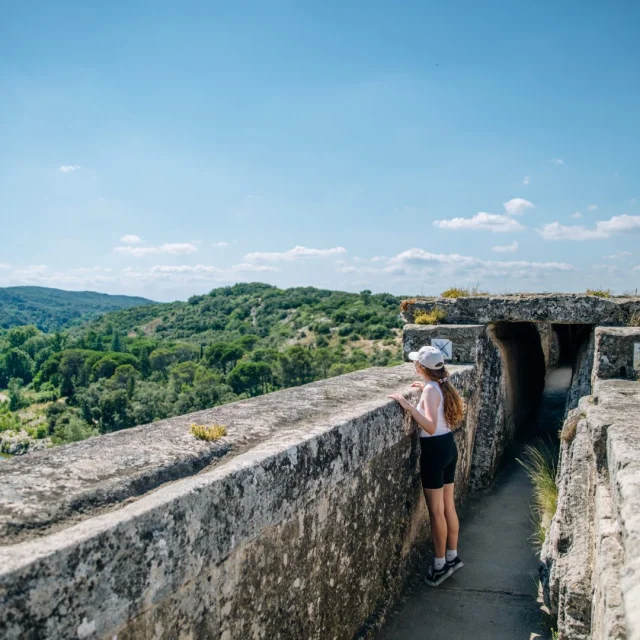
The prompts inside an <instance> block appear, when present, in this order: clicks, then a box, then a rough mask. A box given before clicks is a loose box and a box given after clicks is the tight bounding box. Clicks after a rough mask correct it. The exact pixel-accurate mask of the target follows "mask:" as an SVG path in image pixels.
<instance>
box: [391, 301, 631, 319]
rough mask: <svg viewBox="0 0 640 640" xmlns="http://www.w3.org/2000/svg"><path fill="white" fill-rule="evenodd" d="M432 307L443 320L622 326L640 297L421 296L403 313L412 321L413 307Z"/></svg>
mask: <svg viewBox="0 0 640 640" xmlns="http://www.w3.org/2000/svg"><path fill="white" fill-rule="evenodd" d="M434 307H438V308H440V309H442V310H444V311H445V312H446V314H447V315H446V317H445V318H444V320H443V322H444V323H446V324H484V323H488V322H498V321H509V322H556V323H569V324H592V325H610V326H624V325H627V324H628V323H629V322H630V320H631V318H632V316H633V315H634V314H635V313H637V312H638V310H640V298H599V297H596V296H587V295H582V294H567V293H558V294H555V293H554V294H521V295H512V296H474V297H469V298H421V299H413V300H405V301H404V302H403V304H402V313H403V317H404V319H405V321H406V322H407V323H408V324H412V323H413V322H414V318H415V313H416V311H419V310H420V311H427V312H429V311H431V310H433V308H434Z"/></svg>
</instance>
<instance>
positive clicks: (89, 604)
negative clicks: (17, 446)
mask: <svg viewBox="0 0 640 640" xmlns="http://www.w3.org/2000/svg"><path fill="white" fill-rule="evenodd" d="M414 379H415V376H414V373H413V368H412V366H411V365H402V366H399V367H395V368H390V369H370V370H367V371H363V372H358V373H355V374H349V375H347V376H341V377H340V378H334V379H331V380H328V381H323V382H320V383H314V384H312V385H307V386H306V387H300V388H297V389H292V390H288V391H285V392H277V393H274V394H271V395H270V396H266V397H263V398H257V399H254V400H252V401H247V402H239V403H235V404H234V405H228V406H225V407H222V408H220V409H216V410H212V411H213V412H214V413H212V414H209V413H207V414H205V415H204V416H199V417H197V419H198V420H201V419H203V418H206V419H207V420H210V419H214V418H215V419H216V420H218V421H221V422H224V423H225V424H227V425H228V426H229V436H228V438H227V439H223V441H221V443H217V444H216V443H212V444H209V443H201V442H199V441H195V440H193V439H189V438H191V436H189V435H188V424H189V423H190V422H191V421H192V420H193V419H194V416H187V417H184V418H183V419H176V420H174V421H170V422H165V423H162V424H161V425H148V426H146V427H139V428H137V429H136V430H133V431H134V432H135V433H133V435H129V434H127V433H125V432H122V433H119V434H114V435H113V436H110V437H99V438H96V439H95V440H94V441H93V442H85V443H80V444H77V445H69V446H66V447H61V448H59V449H57V450H56V451H55V452H42V453H38V454H35V455H33V456H29V457H28V458H25V459H24V460H19V461H18V460H11V461H8V462H6V463H3V465H2V468H0V487H2V491H3V501H4V500H9V504H10V505H11V506H10V509H9V511H8V514H7V512H5V516H6V517H5V520H4V524H5V537H4V539H3V545H4V546H2V547H0V637H2V638H3V640H4V639H5V638H6V639H7V640H13V639H19V638H20V639H21V638H33V639H36V638H81V639H82V638H91V639H93V638H109V639H110V640H111V639H112V638H115V637H117V638H118V639H119V640H125V639H132V640H133V639H136V640H141V639H142V640H144V639H154V640H156V639H157V640H160V639H169V638H171V639H173V638H187V637H188V638H191V639H192V640H205V639H209V638H222V639H224V640H234V639H236V638H238V639H240V638H242V639H243V640H244V639H245V638H272V637H279V638H282V639H287V638H290V639H299V638H308V639H314V638H315V639H318V640H324V639H325V638H340V639H342V638H351V637H354V636H355V635H356V634H360V635H359V637H366V636H367V635H368V634H369V632H370V630H371V629H373V628H375V627H376V624H377V623H378V621H379V620H380V618H381V616H382V615H383V614H384V612H385V610H386V608H387V607H388V606H389V605H390V604H391V603H393V602H394V601H395V600H396V599H397V597H398V596H399V594H400V592H401V589H402V587H403V585H404V582H405V578H406V576H407V574H408V573H409V572H410V571H412V570H413V569H414V568H415V567H416V566H417V564H418V563H419V562H420V560H421V557H422V554H423V553H424V551H425V549H426V542H427V540H428V535H429V527H428V519H427V516H426V509H425V506H424V499H423V497H422V490H421V486H420V480H419V474H418V455H419V443H418V433H417V430H416V427H415V425H414V424H413V423H412V422H411V421H410V420H409V419H408V418H407V416H406V415H405V414H404V413H403V412H402V410H401V409H400V408H399V406H398V405H397V404H396V403H395V402H394V401H392V400H389V399H387V398H386V396H387V394H389V393H392V392H396V391H403V392H405V393H407V395H410V396H411V397H412V399H413V400H414V401H415V400H416V399H417V394H418V392H417V390H413V391H409V384H410V382H411V381H412V380H414ZM453 379H454V383H455V385H456V386H457V387H458V388H459V390H460V391H461V393H462V394H463V396H464V397H465V399H466V403H467V421H466V424H465V425H464V427H463V428H462V429H460V430H459V431H458V432H456V441H457V444H458V447H459V449H460V465H459V468H458V476H457V478H456V484H457V499H458V501H460V500H461V499H462V498H463V497H464V494H465V492H466V490H467V486H468V478H470V477H471V476H472V466H473V455H472V454H473V452H472V450H471V449H472V447H473V443H474V440H475V427H476V425H477V424H478V421H479V420H480V421H481V420H482V419H483V418H482V416H483V414H482V411H481V407H480V405H481V404H485V403H487V404H490V405H491V406H493V407H494V408H498V409H499V405H500V402H501V401H502V396H501V394H500V388H499V381H498V382H497V383H496V384H494V386H493V387H492V388H491V387H489V386H485V387H484V388H483V389H482V390H481V385H478V384H477V370H476V369H474V368H473V367H453ZM261 403H264V407H266V408H267V410H266V411H265V412H264V413H265V414H266V413H268V416H267V415H265V416H263V417H262V418H260V413H261V412H260V405H261ZM218 412H220V413H218ZM261 420H262V421H261ZM252 427H255V430H253V429H252ZM163 439H164V440H165V443H166V447H167V449H166V454H165V455H163V454H162V452H163V451H164V449H163V447H162V446H161V442H160V441H161V440H163ZM133 443H135V447H137V448H138V451H139V455H140V456H141V457H142V458H143V460H144V464H143V465H142V466H141V467H140V468H136V467H135V465H133V464H132V463H133V461H134V459H135V449H134V452H133V453H132V452H128V451H124V450H123V448H122V447H123V445H128V446H130V447H132V446H134V444H133ZM154 443H155V446H154ZM171 443H173V446H172V445H171ZM243 443H244V446H243ZM189 445H191V446H192V448H193V450H194V452H195V453H194V454H193V455H194V456H195V457H196V458H197V459H198V460H200V461H199V462H198V463H197V464H195V463H194V465H193V467H192V469H193V470H194V472H193V473H189V472H188V470H187V471H185V469H184V467H183V466H181V467H180V469H181V470H180V471H179V472H176V473H180V474H182V475H183V477H178V478H177V479H176V478H175V477H173V478H172V477H171V475H167V476H166V477H167V478H168V480H169V481H168V482H165V483H163V484H158V483H159V479H158V477H157V475H153V474H152V468H153V466H154V462H153V460H154V456H155V464H157V465H164V468H166V469H171V468H173V467H172V460H171V458H175V460H174V462H175V463H176V465H178V466H179V465H183V462H182V461H183V460H184V459H185V457H186V456H187V453H188V449H189ZM207 447H209V448H210V449H211V451H215V452H216V453H215V454H211V453H206V449H207ZM219 447H221V450H218V448H219ZM65 453H66V456H65ZM497 453H498V454H499V453H501V452H499V451H498V452H497ZM129 454H131V455H130V456H129V457H127V456H128V455H129ZM48 455H52V456H54V457H52V458H48V457H47V456H48ZM119 456H124V460H123V461H122V464H121V465H120V463H119V462H118V457H119ZM203 457H204V458H205V459H206V460H208V461H209V462H208V463H206V462H205V463H204V464H203V463H202V461H201V459H202V458H203ZM188 459H191V458H188ZM128 464H129V465H131V468H130V469H129V470H130V472H131V475H132V476H133V477H138V478H142V479H143V478H145V474H147V473H148V474H151V475H152V477H153V481H152V482H151V481H149V482H150V484H145V481H144V480H140V481H139V483H138V484H137V485H136V483H133V484H131V485H130V488H129V489H127V492H126V493H125V494H122V499H121V500H116V499H115V497H114V498H112V499H110V500H106V501H105V500H102V501H100V491H99V487H100V486H105V487H107V488H108V490H110V491H115V488H113V487H115V484H110V482H111V480H112V479H113V478H116V479H117V478H118V477H121V478H122V480H123V483H124V484H125V485H126V484H127V482H126V479H127V465H128ZM31 465H33V466H31ZM56 465H58V468H55V467H56ZM76 466H80V467H81V468H82V469H84V470H83V471H82V473H79V472H77V471H75V470H74V467H76ZM92 469H93V470H94V474H95V477H94V478H93V481H91V477H90V476H91V470H92ZM110 470H111V471H112V472H113V473H114V474H115V475H114V476H113V478H112V477H110V476H109V471H110ZM194 473H195V475H194ZM20 474H23V477H24V478H25V479H26V480H25V481H28V482H31V483H36V484H34V485H33V486H34V493H33V494H30V493H29V492H28V491H26V490H23V491H22V492H18V494H17V495H13V492H14V491H17V490H18V477H19V476H20ZM39 474H41V475H39ZM67 474H68V476H69V478H71V480H70V481H69V485H68V490H69V492H70V496H65V495H63V492H61V493H59V494H56V495H54V496H52V497H50V498H49V501H50V502H52V503H55V502H58V503H60V504H61V505H63V506H62V508H61V509H59V510H58V511H56V509H55V508H54V505H50V508H48V509H47V516H46V518H44V519H43V518H40V517H39V516H38V515H37V513H36V512H37V510H38V509H39V508H40V507H41V506H42V507H43V508H45V506H46V500H47V493H46V491H42V492H39V491H38V490H37V488H36V486H37V481H38V480H40V481H41V482H44V483H47V482H51V483H52V484H51V487H53V486H54V483H55V481H56V479H58V478H60V479H64V478H65V476H66V475H67ZM50 475H53V479H48V477H49V476H50ZM3 476H4V478H6V479H7V482H8V484H7V483H5V482H4V481H3ZM134 485H135V486H134ZM127 486H129V485H127ZM51 487H50V488H51ZM74 501H75V504H78V505H82V508H83V509H84V512H83V513H82V515H79V514H76V516H77V517H76V516H74V517H71V508H72V507H71V506H70V505H72V504H74ZM21 503H22V505H23V508H22V509H20V505H21ZM56 514H57V515H56ZM8 522H10V523H11V524H10V526H8V525H7V523H8ZM29 531H31V534H30V535H27V532H29Z"/></svg>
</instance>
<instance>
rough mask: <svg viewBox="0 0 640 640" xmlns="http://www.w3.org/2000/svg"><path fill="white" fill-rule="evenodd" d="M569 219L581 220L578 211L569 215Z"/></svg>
mask: <svg viewBox="0 0 640 640" xmlns="http://www.w3.org/2000/svg"><path fill="white" fill-rule="evenodd" d="M571 217H572V218H575V219H576V220H577V219H578V218H582V214H581V213H580V212H579V211H576V212H575V213H572V214H571Z"/></svg>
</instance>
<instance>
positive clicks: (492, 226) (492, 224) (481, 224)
mask: <svg viewBox="0 0 640 640" xmlns="http://www.w3.org/2000/svg"><path fill="white" fill-rule="evenodd" d="M433 224H434V226H436V227H438V228H440V229H449V230H452V231H459V230H462V229H471V230H478V231H493V232H494V233H507V232H510V231H522V229H524V227H523V226H522V225H521V224H520V223H519V222H517V221H516V220H513V219H512V218H510V217H509V216H504V215H499V214H496V213H485V212H484V211H480V212H479V213H476V215H475V216H473V217H472V218H451V219H450V220H436V221H435V222H434V223H433Z"/></svg>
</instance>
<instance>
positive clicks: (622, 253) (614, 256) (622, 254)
mask: <svg viewBox="0 0 640 640" xmlns="http://www.w3.org/2000/svg"><path fill="white" fill-rule="evenodd" d="M630 255H632V254H631V251H616V252H615V253H610V254H609V255H607V256H602V257H603V258H605V260H622V259H623V258H627V257H629V256H630Z"/></svg>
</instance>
